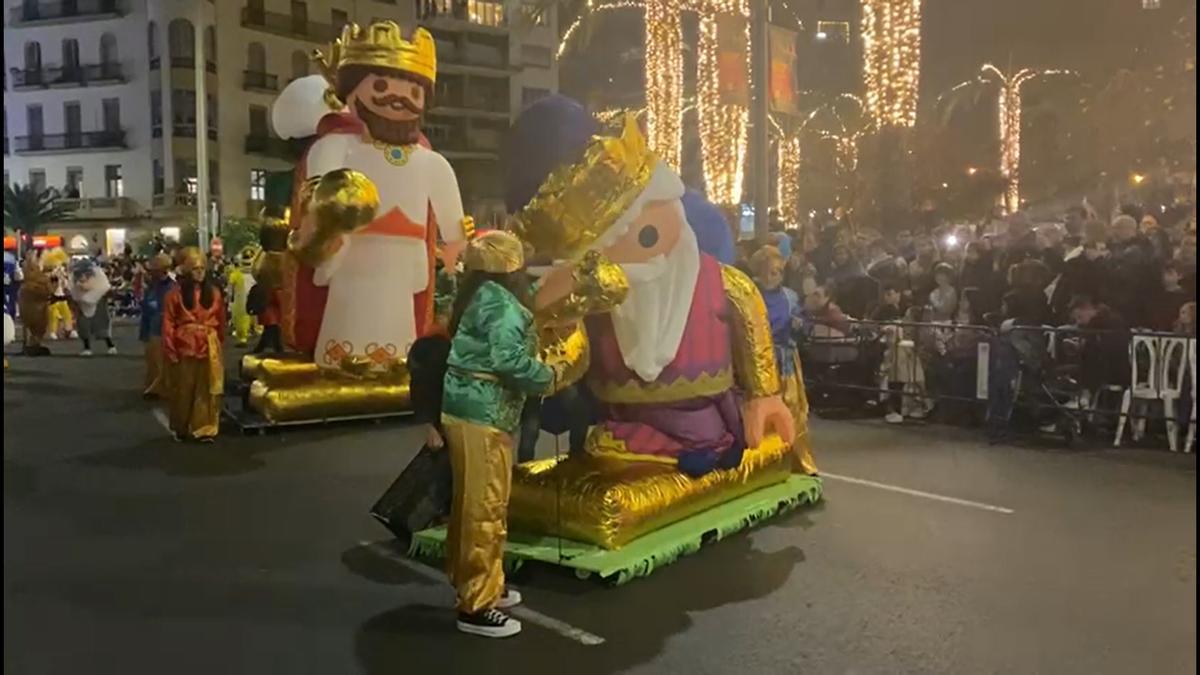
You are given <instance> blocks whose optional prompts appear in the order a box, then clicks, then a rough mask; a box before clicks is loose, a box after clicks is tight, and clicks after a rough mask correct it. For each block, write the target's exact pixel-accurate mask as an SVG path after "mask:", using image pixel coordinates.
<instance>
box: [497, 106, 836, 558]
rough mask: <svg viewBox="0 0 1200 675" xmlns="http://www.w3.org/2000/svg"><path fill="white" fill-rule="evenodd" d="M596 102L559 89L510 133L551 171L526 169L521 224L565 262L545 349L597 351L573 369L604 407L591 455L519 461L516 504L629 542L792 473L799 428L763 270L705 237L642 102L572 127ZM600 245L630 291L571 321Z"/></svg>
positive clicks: (526, 513)
mask: <svg viewBox="0 0 1200 675" xmlns="http://www.w3.org/2000/svg"><path fill="white" fill-rule="evenodd" d="M586 115H587V114H586V111H584V110H583V109H582V107H581V106H579V104H577V103H575V102H573V101H570V100H569V99H564V98H562V97H550V98H547V99H543V100H542V101H539V102H538V103H536V104H534V105H533V106H531V107H530V108H529V109H527V110H526V111H525V112H524V113H522V117H521V118H519V119H518V121H517V123H516V126H515V128H514V132H513V136H514V137H513V139H512V141H511V142H510V145H509V148H508V151H509V152H510V153H513V154H514V156H513V157H510V159H509V162H510V166H514V167H524V169H523V171H534V172H535V176H534V178H533V179H532V180H531V179H529V177H528V176H522V175H514V176H513V177H512V178H511V180H512V182H513V185H511V186H510V190H509V195H508V196H509V206H510V208H512V209H513V210H515V211H517V212H516V215H515V217H514V219H513V227H514V229H515V230H516V231H517V232H518V234H519V235H520V236H521V237H522V238H523V239H524V240H525V241H526V242H527V243H528V244H529V245H531V246H532V248H533V249H534V251H535V254H536V255H538V256H541V257H543V258H549V259H553V260H556V261H562V262H561V263H560V264H559V266H558V267H556V268H555V269H553V270H552V271H551V272H549V273H548V274H547V275H546V276H545V277H544V278H543V279H542V282H541V283H540V285H539V288H538V294H537V297H536V300H537V310H538V314H539V317H540V318H541V320H542V321H543V325H544V326H546V327H547V328H546V329H543V331H542V335H541V336H542V339H543V348H544V349H545V350H546V353H547V358H548V359H549V360H553V359H556V358H562V359H574V360H576V361H579V362H582V363H586V366H585V367H584V368H575V369H566V370H568V371H573V372H580V373H581V374H582V378H583V383H584V384H585V385H586V386H587V388H588V389H589V390H590V392H591V394H592V395H593V397H594V398H595V400H596V401H597V402H598V408H599V409H598V411H597V412H598V419H599V421H598V423H597V425H596V426H595V427H594V428H593V429H592V431H591V433H590V435H589V437H588V441H587V444H586V449H587V452H586V453H584V455H582V456H574V457H571V458H569V459H566V460H563V461H559V462H555V461H554V460H548V461H542V462H532V463H528V464H524V465H521V466H520V467H518V468H517V470H516V474H515V475H514V482H513V495H512V501H511V506H510V517H511V520H512V524H513V528H514V529H515V530H516V529H519V530H524V531H532V532H534V533H536V534H557V535H561V536H565V537H568V538H571V539H576V540H580V541H584V542H589V543H592V544H595V545H598V546H601V547H603V548H615V547H618V546H621V545H623V544H625V543H627V542H629V541H631V540H633V539H635V538H637V537H639V536H641V535H642V534H645V533H647V532H649V531H652V530H654V529H657V528H659V527H662V526H664V525H666V524H669V523H671V522H674V521H677V520H680V519H683V518H686V517H689V516H691V515H695V514H697V513H699V512H701V511H704V510H705V509H707V508H709V507H711V506H714V505H716V504H720V503H722V502H725V501H729V500H731V499H734V498H736V497H739V496H742V495H745V494H747V493H750V492H754V491H755V490H757V489H758V488H761V487H765V486H769V485H773V484H776V483H781V482H783V481H786V480H788V478H789V476H790V474H791V471H792V458H791V456H790V450H789V446H790V445H791V441H792V439H793V437H794V436H795V433H794V431H795V430H794V420H793V417H792V414H791V412H790V411H789V408H788V406H787V405H786V404H785V403H784V401H783V399H782V397H781V386H780V380H779V376H778V374H777V370H776V364H775V357H774V350H773V346H772V339H771V332H770V326H769V324H768V321H767V315H766V309H765V306H764V304H763V300H762V297H761V295H760V294H759V292H758V290H757V288H756V287H755V286H754V283H753V282H752V281H751V280H750V279H749V278H748V277H746V276H745V275H744V274H743V273H741V272H740V271H738V270H736V269H734V268H732V267H729V266H727V265H723V264H721V263H720V262H718V261H717V260H716V259H715V258H713V257H712V256H710V255H708V254H706V253H703V252H702V251H701V250H700V248H699V246H698V244H697V240H696V235H695V233H694V232H693V229H692V228H691V227H690V226H689V224H688V221H687V217H686V215H685V209H684V206H683V204H682V202H681V199H682V198H683V196H684V186H683V183H682V181H681V180H680V178H679V176H678V174H676V173H675V171H674V170H672V169H671V168H670V167H669V166H668V165H666V164H664V163H663V162H660V161H659V160H658V159H657V158H656V157H655V156H654V154H653V153H651V151H650V150H649V149H648V148H647V146H646V142H645V140H644V138H643V135H642V133H641V131H640V130H639V128H638V126H637V123H636V121H635V120H634V119H633V117H632V116H630V117H628V118H627V119H626V121H625V124H624V127H623V129H621V130H620V131H619V132H618V134H619V135H617V136H612V137H604V136H595V137H591V138H588V137H587V136H586V135H582V138H581V137H580V134H572V133H570V132H564V131H563V130H564V129H578V128H580V127H581V126H583V127H586V126H587V124H588V119H590V117H588V119H584V117H583V116H586ZM572 136H574V141H573V142H574V147H572V143H573V142H572V140H571V138H570V137H572ZM526 141H527V142H528V145H526V144H525V142H526ZM547 153H550V154H551V160H552V161H547V158H546V154H547ZM539 170H540V171H541V172H543V173H541V175H536V172H538V171H539ZM514 173H515V174H521V173H522V170H519V171H516V172H514ZM522 184H523V185H524V187H522ZM532 185H536V186H537V187H536V189H535V191H532V192H531V190H530V186H532ZM518 209H519V210H518ZM596 256H598V257H599V258H600V259H601V260H602V261H603V262H604V263H611V264H615V265H616V266H618V267H619V269H620V271H621V272H623V274H624V277H625V278H626V279H627V283H628V290H627V293H626V295H625V297H624V300H623V302H621V303H620V304H619V305H617V306H616V307H615V308H611V309H610V311H599V312H596V311H593V312H591V313H590V314H589V315H588V316H586V318H584V319H583V320H582V321H581V322H576V323H575V324H574V326H573V327H572V329H571V330H569V331H564V329H563V325H562V324H563V322H564V320H569V319H571V318H572V317H565V316H563V315H562V312H561V311H559V310H558V309H557V308H558V307H560V306H561V304H562V300H561V298H562V297H563V296H570V295H572V294H579V293H580V281H581V277H583V276H585V275H581V273H580V269H581V267H583V268H586V267H587V266H586V265H584V266H580V265H578V264H576V263H577V262H578V261H581V260H587V259H588V258H589V257H596ZM565 345H574V346H573V347H570V348H568V347H566V346H565ZM565 384H566V383H565V382H558V383H557V386H559V387H561V386H563V385H565ZM781 439H786V440H781ZM814 483H815V481H814ZM817 485H819V483H818V484H817Z"/></svg>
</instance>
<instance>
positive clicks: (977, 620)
mask: <svg viewBox="0 0 1200 675" xmlns="http://www.w3.org/2000/svg"><path fill="white" fill-rule="evenodd" d="M127 332H128V329H124V330H123V331H122V335H121V339H120V340H119V346H120V348H121V349H122V351H123V352H124V353H123V354H122V355H121V356H116V357H106V356H95V357H92V358H91V359H90V360H85V359H82V358H78V357H74V356H72V355H73V354H75V353H77V351H78V347H77V346H76V345H65V344H63V343H58V344H55V345H53V348H54V349H55V351H56V354H57V355H56V356H53V357H49V358H44V359H28V358H23V357H13V358H12V368H11V370H9V371H8V372H7V373H6V374H5V376H4V646H5V649H4V665H5V668H4V672H5V673H7V674H9V675H57V674H60V673H63V674H66V673H71V674H72V675H78V674H81V673H87V674H89V675H106V674H108V673H113V674H118V673H119V674H121V675H130V674H141V673H150V674H155V675H158V674H166V673H170V674H172V675H190V674H192V673H195V674H197V675H200V674H204V675H210V674H211V673H228V674H237V675H240V674H243V673H245V674H254V675H261V674H269V673H281V674H283V673H286V674H288V675H301V674H309V673H312V674H319V675H343V674H345V675H352V674H355V673H369V674H372V675H374V674H380V675H383V674H388V675H400V674H406V673H434V672H439V673H443V672H444V673H492V672H496V673H499V672H504V673H508V672H513V673H529V674H538V673H563V672H570V673H571V674H572V675H588V674H591V673H597V674H600V673H639V674H640V673H684V672H687V673H694V674H696V675H701V674H707V673H739V674H741V673H781V674H784V673H786V674H791V673H818V674H823V673H836V674H850V673H855V674H862V673H955V674H960V673H1047V674H1054V675H1061V674H1073V673H1087V674H1089V675H1098V674H1106V673H1120V674H1124V673H1149V674H1155V675H1158V674H1172V673H1194V672H1196V652H1195V649H1196V618H1195V617H1196V538H1195V536H1196V535H1195V533H1196V475H1195V468H1196V465H1195V460H1194V456H1180V455H1171V454H1170V453H1167V452H1165V451H1161V450H1157V449H1128V450H1120V451H1114V450H1083V451H1078V450H1077V451H1071V452H1065V451H1056V450H1051V449H1041V448H1019V447H988V446H987V445H986V444H984V443H982V442H981V439H980V438H979V437H978V435H977V434H975V433H973V432H969V431H959V430H956V429H949V428H946V427H911V428H910V427H904V428H894V427H886V426H884V425H882V424H879V423H876V422H865V423H864V422H830V421H826V422H817V423H816V425H815V427H814V437H815V440H816V451H817V453H818V455H817V459H818V462H819V463H820V465H821V467H822V469H823V470H824V471H826V472H828V474H829V477H828V478H827V480H826V485H825V495H826V501H825V503H824V504H822V505H820V506H818V507H816V508H813V509H809V510H807V511H802V512H798V513H795V514H792V515H790V516H787V517H783V518H780V519H777V520H775V521H772V522H770V523H769V524H767V525H765V526H764V527H762V528H760V529H757V530H754V531H752V532H749V533H742V534H739V535H736V536H734V537H731V538H730V539H728V540H726V541H723V542H720V543H717V544H715V545H712V546H710V547H708V548H706V549H704V550H703V551H701V552H700V553H699V554H697V555H694V556H691V557H689V558H685V559H683V560H681V561H679V562H677V563H676V564H674V565H672V566H670V567H667V568H664V569H662V570H660V571H658V572H656V573H655V574H654V575H653V576H651V577H649V578H647V579H641V580H637V581H635V582H633V583H631V584H628V585H626V586H623V587H619V588H607V587H603V586H600V585H598V584H596V583H592V582H586V581H579V580H577V579H575V578H574V577H573V576H572V575H570V574H564V573H562V572H560V571H558V570H554V569H548V568H540V569H526V570H523V574H522V575H521V577H520V578H518V579H517V582H518V584H519V585H520V586H521V588H522V590H523V592H524V594H525V597H526V606H527V607H529V608H530V609H532V610H535V611H537V612H539V613H540V614H541V615H544V616H546V617H550V618H553V619H555V620H557V621H560V622H563V623H565V624H569V625H570V626H574V627H577V628H579V629H582V630H584V631H587V632H589V633H592V634H595V635H598V636H600V637H602V638H604V640H605V642H604V644H601V645H598V646H584V645H582V644H579V643H578V642H575V641H573V640H571V639H568V638H566V637H563V636H562V635H560V634H559V633H557V632H554V631H552V630H548V629H545V628H542V627H539V626H532V625H529V623H528V622H526V630H525V632H524V633H523V634H522V635H520V636H519V637H517V638H514V639H512V640H507V641H488V640H485V639H482V638H474V637H469V636H463V635H459V634H457V633H456V632H455V631H454V629H453V614H452V612H451V611H450V607H451V604H452V599H453V598H452V592H451V591H450V589H449V588H448V587H447V586H445V585H444V584H442V583H437V582H434V581H432V580H430V579H429V578H428V577H427V576H426V575H423V574H421V573H420V572H419V570H414V569H412V568H410V567H408V566H405V565H402V564H399V563H397V562H395V561H394V560H391V559H389V558H388V557H386V556H384V555H381V554H380V553H379V551H378V549H377V548H370V547H366V546H363V542H380V541H386V540H387V539H388V536H387V533H386V532H385V531H384V530H383V529H382V528H380V527H379V526H378V525H377V524H376V523H375V522H374V521H373V520H372V519H371V518H370V517H369V516H368V515H367V513H366V512H367V509H368V507H369V506H370V504H371V503H372V501H373V500H374V499H375V498H376V497H377V496H378V495H379V494H380V493H381V492H382V491H383V490H384V489H385V488H386V487H387V485H388V484H389V483H390V482H391V480H392V479H393V478H394V476H395V475H396V474H397V473H398V472H399V471H400V470H401V469H402V468H403V466H404V465H405V463H406V462H407V460H408V459H409V458H410V457H411V455H412V453H413V452H415V450H416V447H417V445H418V444H419V440H418V438H419V436H418V432H417V430H416V429H414V428H411V427H407V426H405V425H404V424H402V423H399V424H383V425H372V424H366V425H362V424H359V425H352V426H340V427H328V428H320V429H305V430H299V429H297V430H289V431H287V432H286V433H278V434H270V435H267V436H263V437H255V436H251V437H241V436H237V435H229V434H227V435H226V436H224V437H222V438H221V439H220V441H219V442H218V443H217V444H215V445H212V446H198V445H177V444H174V443H172V442H170V441H169V440H168V438H167V434H166V432H165V430H164V429H163V428H162V427H161V426H160V424H159V422H158V421H157V420H156V419H155V417H154V416H153V415H152V413H151V408H150V407H149V406H148V405H147V404H145V403H143V402H142V401H141V400H140V398H139V396H138V389H139V382H140V377H141V361H140V356H139V354H140V351H139V350H138V348H137V344H136V342H134V341H133V340H132V339H131V338H130V337H129V335H128V334H126V333H127ZM126 354H128V355H126ZM231 356H232V355H231ZM544 440H545V439H544ZM835 476H836V477H835ZM855 481H871V482H873V484H864V483H862V482H855ZM892 487H900V488H904V489H908V490H911V491H916V493H914V492H897V491H895V490H894V489H891V488H892ZM944 498H953V499H957V500H965V502H964V501H947V500H946V499H944ZM989 507H990V508H989Z"/></svg>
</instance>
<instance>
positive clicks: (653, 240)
mask: <svg viewBox="0 0 1200 675" xmlns="http://www.w3.org/2000/svg"><path fill="white" fill-rule="evenodd" d="M638 243H639V244H641V245H642V248H654V245H655V244H657V243H658V228H657V227H655V226H653V225H647V226H645V227H643V228H642V229H641V231H640V232H638Z"/></svg>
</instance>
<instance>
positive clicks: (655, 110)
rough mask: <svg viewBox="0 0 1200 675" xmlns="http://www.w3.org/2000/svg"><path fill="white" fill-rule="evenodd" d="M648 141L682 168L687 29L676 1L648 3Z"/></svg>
mask: <svg viewBox="0 0 1200 675" xmlns="http://www.w3.org/2000/svg"><path fill="white" fill-rule="evenodd" d="M645 35H646V38H645V46H646V140H647V141H648V143H649V145H650V149H651V150H653V151H654V153H655V154H657V155H658V157H659V159H661V160H662V161H663V162H666V163H667V164H668V165H670V166H671V167H673V168H675V169H678V168H679V157H680V148H681V147H682V145H683V29H682V27H681V25H680V20H679V9H678V5H677V4H676V2H675V0H650V1H649V2H648V3H647V4H646V31H645Z"/></svg>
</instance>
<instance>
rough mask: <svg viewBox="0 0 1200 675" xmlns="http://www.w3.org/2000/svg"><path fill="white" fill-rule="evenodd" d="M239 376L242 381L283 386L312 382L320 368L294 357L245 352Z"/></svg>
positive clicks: (318, 373)
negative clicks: (264, 355) (258, 354)
mask: <svg viewBox="0 0 1200 675" xmlns="http://www.w3.org/2000/svg"><path fill="white" fill-rule="evenodd" d="M240 374H241V378H242V381H244V382H254V381H256V380H257V381H261V382H265V383H266V384H267V385H268V386H270V387H284V386H290V385H296V384H303V383H305V382H314V381H316V380H317V379H319V378H320V376H321V369H320V368H319V367H318V366H317V364H315V363H313V362H312V361H310V360H306V359H304V360H302V359H301V358H300V357H299V356H296V357H290V358H289V357H286V356H285V357H278V356H267V357H260V356H257V355H255V354H246V355H245V356H243V357H242V367H241V373H240Z"/></svg>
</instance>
